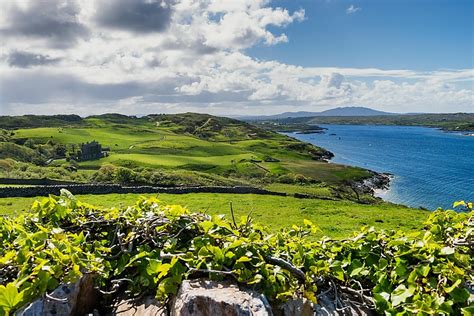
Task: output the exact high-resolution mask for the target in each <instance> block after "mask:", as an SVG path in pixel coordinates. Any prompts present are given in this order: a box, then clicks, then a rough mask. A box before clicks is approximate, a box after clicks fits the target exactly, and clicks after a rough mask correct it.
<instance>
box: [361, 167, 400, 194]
mask: <svg viewBox="0 0 474 316" xmlns="http://www.w3.org/2000/svg"><path fill="white" fill-rule="evenodd" d="M392 177H393V175H392V174H390V173H379V172H373V173H372V177H370V178H368V179H365V180H364V181H362V183H360V185H359V186H360V189H361V191H362V192H365V193H371V194H374V191H375V190H388V189H389V187H390V180H391V179H392Z"/></svg>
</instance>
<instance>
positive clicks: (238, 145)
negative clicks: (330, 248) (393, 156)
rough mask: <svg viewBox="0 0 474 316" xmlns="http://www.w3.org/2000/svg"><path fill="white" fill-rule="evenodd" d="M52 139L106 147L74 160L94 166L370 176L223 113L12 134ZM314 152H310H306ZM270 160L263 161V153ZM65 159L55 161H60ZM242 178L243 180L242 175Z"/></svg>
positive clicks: (92, 121) (255, 175)
mask: <svg viewBox="0 0 474 316" xmlns="http://www.w3.org/2000/svg"><path fill="white" fill-rule="evenodd" d="M25 139H34V140H35V141H36V142H43V143H44V142H46V141H48V140H53V141H55V142H57V143H62V144H65V145H67V146H71V145H76V146H77V147H76V148H79V146H78V145H79V144H81V143H85V142H89V141H92V140H96V141H98V142H99V143H101V144H102V146H103V147H109V148H110V155H109V156H108V157H105V158H102V159H100V160H94V161H84V162H81V163H79V168H80V169H83V170H97V169H99V168H100V166H102V165H104V164H107V163H111V164H115V165H120V166H125V167H148V168H165V169H171V168H180V169H185V170H189V171H200V172H206V173H208V174H214V175H220V176H224V177H233V178H234V179H239V180H242V181H248V180H249V179H253V180H255V181H257V182H258V181H259V180H258V179H262V178H268V176H271V177H273V178H276V177H279V176H281V175H285V174H293V175H295V174H301V175H304V176H306V177H308V178H311V179H313V180H317V181H323V182H327V183H330V184H338V183H341V182H342V181H343V180H346V179H351V180H352V179H361V178H364V177H368V176H370V175H369V174H368V173H367V172H366V171H365V170H363V169H359V168H353V167H346V166H341V165H336V164H327V163H323V162H321V161H316V160H314V159H313V158H314V157H313V156H312V155H313V154H314V153H316V152H318V153H321V152H324V150H323V149H320V148H317V147H314V146H310V145H305V144H303V143H301V142H299V141H297V140H295V139H292V138H290V137H287V136H284V135H280V134H277V133H274V132H269V131H265V130H262V129H259V128H257V127H255V126H252V125H249V124H246V123H244V122H239V121H235V120H231V119H226V118H218V117H211V116H205V115H199V114H190V113H188V114H181V115H168V116H158V117H156V118H155V121H153V119H152V118H149V119H138V118H132V117H124V116H116V115H115V116H114V115H109V116H97V117H89V118H86V119H83V120H82V121H81V124H80V125H72V126H62V127H39V128H23V129H17V130H15V131H14V135H13V140H17V141H21V140H25ZM311 152H313V154H312V153H311ZM268 157H271V158H273V159H272V162H268V161H267V162H265V160H266V158H267V159H268ZM62 163H65V162H64V161H55V162H54V165H61V164H62ZM245 179H247V180H245Z"/></svg>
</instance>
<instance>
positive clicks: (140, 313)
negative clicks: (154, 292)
mask: <svg viewBox="0 0 474 316" xmlns="http://www.w3.org/2000/svg"><path fill="white" fill-rule="evenodd" d="M115 315H117V316H166V315H168V309H167V308H166V306H163V305H162V304H161V303H160V302H158V301H157V300H156V299H155V298H154V297H150V296H149V297H145V298H144V299H143V300H142V301H140V302H130V301H127V300H122V301H119V302H118V303H117V304H115V305H114V306H113V307H112V312H111V313H110V314H109V316H115Z"/></svg>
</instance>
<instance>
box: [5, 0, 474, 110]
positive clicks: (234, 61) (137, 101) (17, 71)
mask: <svg viewBox="0 0 474 316" xmlns="http://www.w3.org/2000/svg"><path fill="white" fill-rule="evenodd" d="M40 3H41V5H40ZM7 4H8V5H5V10H2V12H1V13H0V30H1V31H0V32H2V34H4V35H5V38H4V42H5V45H4V46H3V47H2V56H3V59H0V114H21V113H46V114H51V113H59V112H63V113H74V112H76V113H79V114H82V115H87V114H91V113H101V112H102V113H103V112H121V113H127V114H147V113H156V112H182V111H205V112H209V113H213V114H227V115H235V114H243V113H244V112H245V113H248V114H260V113H272V112H273V113H274V112H278V111H288V110H291V109H294V110H314V109H315V108H317V107H322V106H324V107H328V106H341V105H347V104H351V105H354V104H358V105H365V106H373V107H376V108H379V109H385V110H388V111H394V112H403V111H409V112H413V111H424V110H426V109H428V110H431V109H435V108H434V106H433V105H434V104H436V106H437V107H438V108H437V110H439V111H462V110H463V109H467V108H470V107H471V106H472V102H473V96H474V94H473V89H472V85H470V83H472V78H473V77H474V71H473V70H472V69H461V70H441V71H431V72H426V71H425V72H420V71H413V70H409V69H408V70H407V69H388V70H387V69H377V68H338V67H302V66H298V65H289V64H285V63H281V62H278V61H271V60H270V61H266V60H257V59H255V58H252V57H251V56H249V55H248V54H247V52H246V49H247V48H249V47H253V46H254V45H257V44H260V45H261V44H263V45H269V46H271V45H286V44H284V43H285V42H286V41H288V37H287V36H286V35H285V34H284V28H285V27H286V26H288V25H290V24H291V23H304V22H303V21H304V19H305V12H304V10H303V9H301V10H297V11H293V12H291V11H289V10H287V9H285V8H275V7H272V6H270V2H269V1H267V0H232V1H228V0H179V1H178V0H160V1H158V0H140V1H139V0H116V1H112V0H97V1H89V0H44V1H36V0H35V1H33V0H30V1H26V0H25V1H17V2H13V1H11V2H8V1H7ZM2 5H3V4H2ZM354 9H357V8H354ZM20 17H21V18H22V20H21V21H20V20H17V19H18V18H20ZM35 25H36V26H38V27H36V28H35ZM53 26H54V27H53ZM61 27H65V29H64V30H58V29H59V28H61ZM2 39H3V38H2Z"/></svg>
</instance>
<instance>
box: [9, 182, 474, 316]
mask: <svg viewBox="0 0 474 316" xmlns="http://www.w3.org/2000/svg"><path fill="white" fill-rule="evenodd" d="M473 218H474V212H471V213H455V212H453V211H447V212H443V211H436V212H434V213H433V214H432V215H431V216H430V217H429V219H428V221H427V222H426V226H425V227H424V228H423V229H420V231H419V232H417V233H411V234H406V233H403V232H395V231H389V232H385V231H376V230H374V229H371V228H363V229H361V230H360V231H359V232H358V233H356V234H354V235H353V236H352V237H349V238H346V239H343V240H330V239H328V238H323V239H320V240H315V239H314V238H311V235H312V234H314V233H315V232H316V231H317V228H316V227H315V226H314V225H313V224H312V223H311V222H310V221H308V220H305V221H304V222H303V225H302V226H296V225H293V227H291V228H288V229H285V230H283V231H280V232H278V233H275V234H269V233H268V232H267V230H266V228H264V227H261V226H259V225H256V224H253V223H252V221H251V220H250V218H248V217H247V216H243V217H241V218H240V219H239V220H238V221H235V220H233V221H229V220H227V219H225V218H224V217H223V216H217V215H215V216H209V215H205V214H202V213H190V212H189V211H187V210H186V209H185V208H183V207H181V206H178V205H171V206H169V205H168V206H167V205H161V204H160V202H159V201H158V200H156V199H154V198H150V199H144V198H143V199H140V200H138V201H137V203H136V204H135V205H134V206H132V207H127V208H125V209H117V208H111V209H101V208H97V207H94V206H92V205H89V204H86V203H82V202H80V201H78V200H76V199H75V197H73V196H72V195H71V194H70V193H69V192H67V191H63V192H62V194H61V196H59V197H55V196H50V197H49V198H45V199H43V200H42V201H36V202H34V204H33V206H32V207H31V211H30V212H28V213H26V214H24V215H21V216H17V217H15V218H0V238H1V242H2V245H3V247H2V248H1V249H0V279H1V282H2V286H0V314H8V313H9V312H11V311H13V310H15V309H16V308H18V307H19V306H21V305H22V304H24V303H25V302H28V301H31V300H33V299H34V298H36V297H38V296H40V295H42V294H43V293H45V292H48V291H52V290H53V289H54V288H55V287H56V286H57V285H58V284H59V283H61V282H68V281H74V280H76V279H77V278H78V277H80V276H81V275H82V274H83V273H86V272H87V273H95V274H97V276H98V279H97V285H98V286H99V287H100V288H102V289H103V290H105V291H107V292H110V291H112V292H115V291H117V290H118V289H119V288H120V289H122V287H119V286H114V285H111V284H122V285H124V287H125V288H126V289H127V293H129V295H132V296H133V295H139V294H141V293H144V292H148V293H155V295H156V296H157V297H158V298H159V299H166V298H167V297H169V295H171V294H173V293H176V291H177V289H178V286H179V284H180V283H181V282H182V280H183V279H186V278H194V277H202V276H205V277H209V278H211V279H223V278H231V279H233V280H235V281H237V282H239V283H241V284H247V285H250V286H252V287H254V288H255V289H256V290H259V291H261V292H262V293H264V294H265V295H267V296H268V297H269V299H270V300H272V301H283V300H286V299H289V298H291V297H294V296H296V295H298V296H305V297H307V298H308V299H310V300H313V301H315V300H317V297H318V295H321V292H325V291H327V289H335V290H339V291H342V292H341V293H343V290H344V289H345V288H347V287H352V288H354V289H355V290H359V289H360V288H359V287H362V290H361V292H360V293H364V294H363V295H365V296H367V295H370V296H372V297H373V299H374V301H375V304H376V307H377V309H378V310H379V311H380V312H385V313H386V314H389V315H395V314H397V313H398V314H397V315H403V314H410V313H416V314H459V313H461V311H462V309H463V308H467V299H468V293H467V291H466V289H465V285H466V281H468V280H472V278H473V277H474V273H473V270H472V267H473V266H474V256H473V253H472V248H470V247H472V244H471V245H470V246H469V244H468V242H469V241H470V242H472V238H473V229H472V224H473ZM282 261H283V262H285V263H287V264H288V265H282V264H281V262H282ZM295 271H296V272H295ZM298 271H301V272H302V273H303V274H304V276H303V277H301V275H298V273H297V272H298ZM123 282H125V283H123ZM114 295H115V294H114ZM361 295H362V294H361ZM341 297H343V296H341ZM466 313H468V312H467V310H466Z"/></svg>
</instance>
